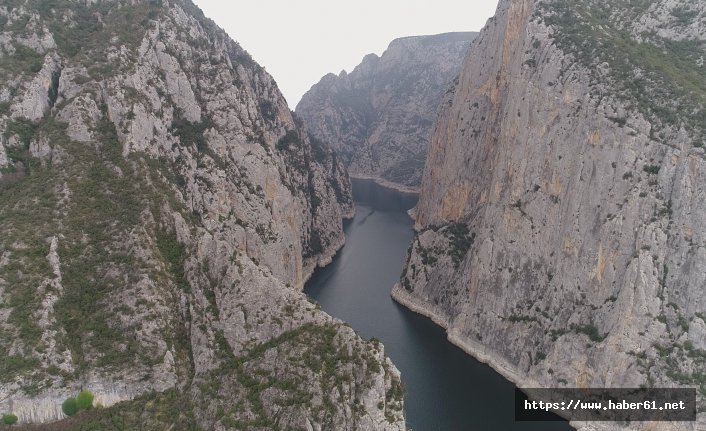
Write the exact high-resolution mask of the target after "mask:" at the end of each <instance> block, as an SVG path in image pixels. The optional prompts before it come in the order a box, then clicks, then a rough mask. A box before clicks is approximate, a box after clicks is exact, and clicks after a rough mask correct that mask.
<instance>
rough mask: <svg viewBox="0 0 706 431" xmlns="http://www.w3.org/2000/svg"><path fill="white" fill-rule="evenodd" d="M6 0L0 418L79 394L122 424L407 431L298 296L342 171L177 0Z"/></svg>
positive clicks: (322, 243)
mask: <svg viewBox="0 0 706 431" xmlns="http://www.w3.org/2000/svg"><path fill="white" fill-rule="evenodd" d="M12 4H13V6H2V7H0V75H1V76H2V78H1V79H0V134H1V135H2V137H1V138H0V221H1V223H0V334H2V335H1V336H0V351H2V358H0V413H6V412H7V413H9V412H12V413H14V414H16V415H17V416H18V417H19V419H20V423H27V422H48V421H54V420H58V419H61V418H62V417H63V413H62V410H61V403H62V402H63V400H65V399H66V398H68V397H70V396H73V395H75V394H76V393H78V391H79V390H81V389H82V388H83V389H88V390H91V391H92V392H93V393H94V394H95V397H96V398H95V400H96V402H97V403H100V404H101V405H103V406H105V407H109V408H106V409H104V410H100V411H97V412H96V414H95V415H92V416H93V417H92V418H86V420H95V421H98V422H100V421H103V420H105V421H113V420H117V419H116V418H121V419H120V420H121V421H122V422H123V423H125V424H131V425H126V427H127V429H138V428H139V429H196V428H197V427H198V428H200V429H217V430H225V429H238V430H241V429H262V427H265V428H267V427H272V426H275V425H277V426H278V427H280V428H281V429H360V430H373V429H374V430H378V429H390V430H403V429H404V418H403V414H402V399H401V396H399V395H398V394H401V390H399V388H400V380H399V373H398V372H397V370H396V369H395V368H394V366H393V365H392V364H391V363H390V362H389V360H387V359H386V358H385V356H384V351H383V347H382V346H381V345H379V344H377V343H374V342H366V341H364V340H362V339H360V338H359V337H358V336H357V335H356V334H355V333H354V332H353V331H352V330H351V329H350V328H348V327H347V326H345V325H344V324H342V322H340V321H337V320H334V319H332V318H331V317H330V316H328V315H326V314H325V313H323V312H322V311H320V310H319V308H318V306H316V305H315V304H312V303H310V302H309V301H308V300H307V299H306V296H305V295H304V294H303V293H302V292H301V289H302V286H303V284H304V282H305V281H306V280H307V278H308V277H309V276H310V274H311V273H312V271H313V270H314V268H315V267H317V266H319V265H323V264H325V263H328V262H329V261H330V259H331V256H333V254H334V253H335V252H336V251H337V250H338V249H339V248H340V247H341V245H342V244H343V241H344V236H343V230H342V223H341V220H342V219H343V218H346V217H350V216H352V212H353V205H352V200H351V191H350V182H349V179H348V176H347V173H346V171H345V168H344V167H343V166H342V164H341V163H340V162H339V161H338V158H337V156H336V155H335V154H334V153H333V152H332V150H331V149H330V148H329V147H328V146H327V145H325V144H323V143H321V142H318V141H315V140H312V139H310V138H309V136H308V135H307V133H306V131H305V130H304V129H303V127H302V125H301V122H300V121H299V120H298V119H297V118H296V117H295V116H294V115H293V114H292V112H290V110H289V109H288V107H287V105H286V102H285V100H284V98H283V97H282V95H281V94H280V92H279V90H278V89H277V85H276V84H275V82H274V80H273V79H272V77H270V76H269V75H268V74H267V73H266V72H265V71H264V69H262V68H261V67H260V66H259V65H258V64H256V63H255V62H254V61H253V60H252V59H251V57H250V56H249V55H248V54H247V52H245V51H244V50H243V49H242V48H241V47H240V46H239V45H238V44H237V43H236V42H234V41H232V40H231V39H230V38H229V37H228V36H227V35H226V34H225V32H223V31H222V30H221V29H219V28H218V27H217V26H216V25H215V24H214V23H213V22H211V21H210V20H208V19H207V18H205V17H204V16H203V14H202V13H201V11H200V10H199V9H198V8H196V7H195V6H194V5H193V4H192V3H191V2H190V1H188V0H184V1H182V0H174V1H167V0H162V1H122V0H115V1H110V2H31V3H30V2H26V3H23V2H12ZM145 405H146V406H147V409H146V410H145ZM136 412H139V413H136ZM175 412H176V413H175ZM143 413H144V414H143ZM165 421H166V422H165ZM95 425H96V427H98V428H100V427H99V426H98V424H95ZM86 427H87V428H91V429H93V428H92V425H91V424H90V423H89V424H86ZM101 429H102V428H101Z"/></svg>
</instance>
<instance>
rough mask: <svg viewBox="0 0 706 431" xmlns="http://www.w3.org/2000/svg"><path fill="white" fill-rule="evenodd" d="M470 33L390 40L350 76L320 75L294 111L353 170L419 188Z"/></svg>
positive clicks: (394, 183)
mask: <svg viewBox="0 0 706 431" xmlns="http://www.w3.org/2000/svg"><path fill="white" fill-rule="evenodd" d="M476 34H477V33H446V34H439V35H435V36H415V37H405V38H401V39H395V40H394V41H392V43H390V46H389V47H388V48H387V50H386V51H385V52H384V53H383V55H382V56H381V57H378V56H377V55H375V54H370V55H368V56H366V57H365V58H364V59H363V62H362V63H361V64H360V65H359V66H357V67H356V68H355V69H354V70H353V71H352V72H351V73H350V74H347V73H345V71H344V72H341V74H340V75H339V76H336V75H334V74H328V75H326V76H324V77H323V78H322V79H321V81H320V82H319V83H318V84H316V85H314V86H313V87H312V88H311V89H310V90H309V91H308V92H307V93H306V94H305V95H304V97H302V100H301V102H299V104H298V105H297V109H296V112H297V115H299V116H301V117H302V119H303V120H304V122H305V123H306V125H307V128H308V129H309V131H310V133H311V134H312V135H313V136H315V137H316V138H318V139H319V140H321V141H324V142H328V143H331V145H332V146H333V148H334V150H335V151H336V152H337V153H338V154H339V155H340V156H341V158H342V159H343V161H344V163H345V164H346V165H347V166H348V169H349V171H350V172H351V173H352V174H353V175H356V176H364V177H372V178H376V179H378V180H380V181H381V182H383V183H389V184H392V185H396V186H401V187H403V188H411V189H417V188H418V187H419V184H420V182H421V177H422V172H423V170H424V160H425V158H426V149H427V145H428V142H429V137H430V134H431V130H432V126H433V124H434V121H435V120H436V115H437V111H438V108H439V104H440V102H441V99H442V97H443V96H444V93H445V92H446V90H448V88H449V86H450V85H451V81H452V80H453V79H454V78H455V77H456V76H457V75H458V72H459V69H460V66H461V63H462V62H463V59H464V57H465V54H466V51H467V50H468V46H469V45H470V41H471V40H473V38H474V37H475V36H476Z"/></svg>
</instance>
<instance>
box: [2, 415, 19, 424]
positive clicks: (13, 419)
mask: <svg viewBox="0 0 706 431" xmlns="http://www.w3.org/2000/svg"><path fill="white" fill-rule="evenodd" d="M2 423H4V424H5V425H14V424H16V423H17V416H15V415H13V414H9V415H2Z"/></svg>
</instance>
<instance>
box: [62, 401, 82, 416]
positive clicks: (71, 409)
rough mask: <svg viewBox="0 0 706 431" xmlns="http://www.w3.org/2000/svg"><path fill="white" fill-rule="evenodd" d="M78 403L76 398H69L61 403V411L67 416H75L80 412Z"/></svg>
mask: <svg viewBox="0 0 706 431" xmlns="http://www.w3.org/2000/svg"><path fill="white" fill-rule="evenodd" d="M78 410H79V409H78V403H77V402H76V398H67V399H66V401H64V403H63V404H62V405H61V411H62V412H64V414H65V415H66V416H73V415H75V414H76V413H78Z"/></svg>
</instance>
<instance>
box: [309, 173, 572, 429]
mask: <svg viewBox="0 0 706 431" xmlns="http://www.w3.org/2000/svg"><path fill="white" fill-rule="evenodd" d="M353 195H354V200H355V204H356V215H355V218H354V219H353V220H349V221H347V222H346V223H345V226H344V228H345V233H346V245H345V246H344V247H343V248H342V249H341V251H340V252H339V253H338V254H337V255H336V257H335V258H334V260H333V262H332V263H331V264H330V265H328V266H327V267H325V268H321V269H319V270H317V271H316V273H315V274H314V276H313V277H312V278H311V280H309V282H308V283H307V285H306V287H305V291H306V293H307V294H308V295H309V296H310V297H312V298H313V299H315V300H317V301H318V302H319V303H320V304H321V307H322V308H323V309H324V310H325V311H326V312H328V313H329V314H331V315H332V316H335V317H337V318H339V319H341V320H344V321H346V322H348V323H349V324H350V325H351V326H352V327H353V328H354V329H355V330H356V331H357V332H358V333H359V334H360V335H362V336H363V337H366V338H371V337H376V338H378V339H379V340H380V341H382V342H383V344H384V345H385V353H386V354H387V355H388V356H389V357H390V358H391V359H392V361H393V362H394V363H395V365H396V366H397V368H398V369H399V370H400V371H401V372H402V382H403V384H404V386H405V389H406V392H405V416H406V419H407V426H408V428H411V429H412V430H414V431H437V430H438V431H457V430H458V431H461V430H477V431H502V430H518V431H519V430H522V431H554V430H572V429H573V428H571V427H570V426H569V425H568V423H566V422H515V421H514V388H515V386H514V385H513V384H512V383H511V382H509V381H508V380H506V379H505V378H504V377H502V376H501V375H500V374H498V373H497V372H495V371H494V370H493V369H492V368H490V367H489V366H488V365H485V364H482V363H480V362H478V361H476V360H475V359H473V358H472V357H471V356H469V355H467V354H466V353H464V352H463V351H462V350H461V349H459V348H458V347H456V346H454V345H453V344H451V343H449V342H448V341H447V339H446V334H445V332H444V330H443V329H441V328H440V327H438V326H437V325H435V324H434V323H433V322H432V321H431V320H429V319H427V318H425V317H422V316H420V315H418V314H415V313H413V312H411V311H409V310H407V309H406V308H404V307H402V306H400V305H398V304H397V303H395V302H394V301H393V300H392V299H391V298H390V289H391V288H392V286H393V285H394V284H395V282H396V281H397V280H398V279H399V276H400V273H401V272H402V267H403V265H404V261H405V257H406V253H407V247H408V246H409V244H410V242H411V240H412V237H413V235H414V231H413V229H412V220H411V219H410V218H409V216H408V215H407V212H406V211H407V210H408V209H410V208H412V207H413V206H414V205H415V204H416V200H417V197H416V195H413V194H405V193H400V192H397V191H394V190H390V189H387V188H384V187H381V186H379V185H377V184H375V183H374V182H372V181H369V180H355V179H354V180H353Z"/></svg>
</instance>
